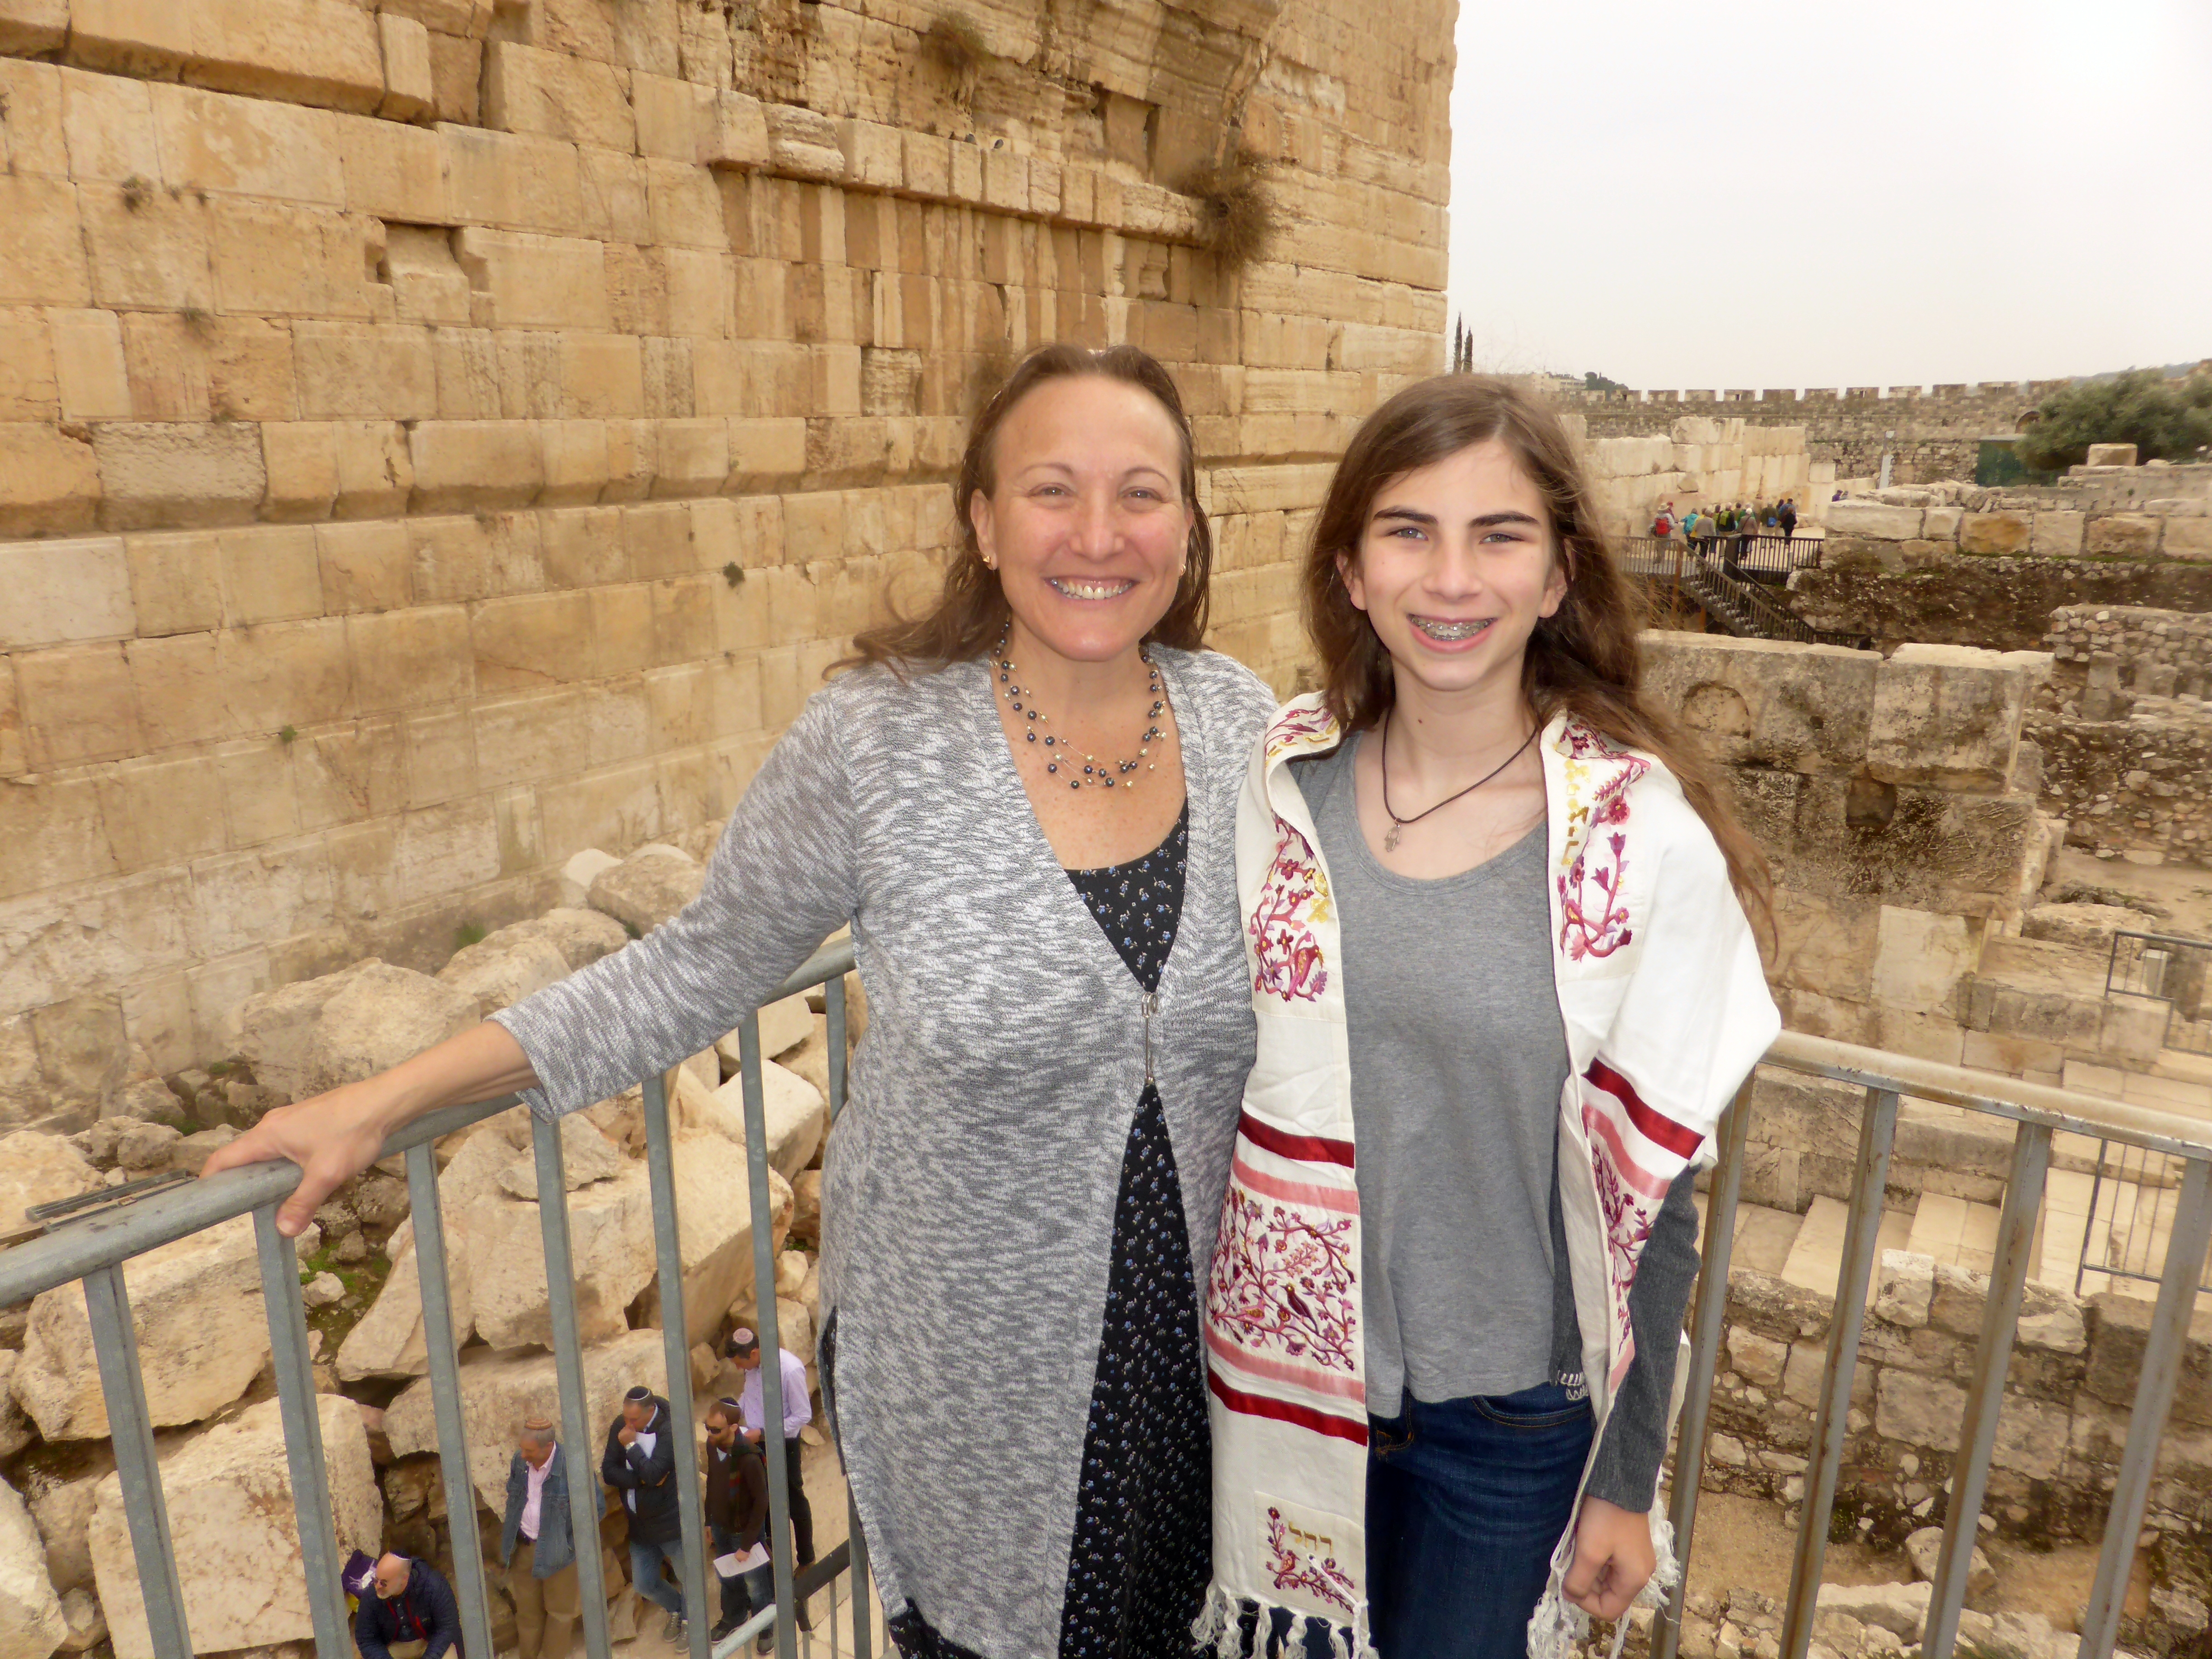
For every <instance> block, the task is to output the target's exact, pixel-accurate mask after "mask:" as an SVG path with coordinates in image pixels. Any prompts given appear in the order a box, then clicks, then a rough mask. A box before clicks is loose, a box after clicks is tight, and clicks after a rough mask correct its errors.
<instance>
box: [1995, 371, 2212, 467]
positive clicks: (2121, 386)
mask: <svg viewBox="0 0 2212 1659" xmlns="http://www.w3.org/2000/svg"><path fill="white" fill-rule="evenodd" d="M2091 444H2133V445H2134V446H2135V447H2136V459H2137V460H2138V461H2156V460H2168V461H2186V460H2190V459H2194V458H2195V456H2196V454H2197V452H2198V451H2199V450H2201V449H2203V448H2204V447H2207V446H2208V445H2212V374H2202V373H2199V374H2191V375H2189V376H2188V377H2187V378H2186V379H2184V380H2175V379H2173V378H2172V377H2171V376H2168V375H2165V374H2160V373H2159V372H2158V371H2157V370H2156V369H2154V368H2131V369H2130V370H2129V371H2128V372H2127V373H2126V374H2115V375H2113V376H2112V377H2111V378H2110V379H2108V380H2083V381H2081V382H2080V383H2079V384H2077V385H2075V386H2069V387H2067V388H2066V389H2065V390H2064V391H2063V392H2052V393H2051V395H2050V396H2049V397H2048V398H2045V399H2044V400H2043V401H2042V403H2041V404H2038V405H2037V407H2036V411H2035V418H2034V420H2033V421H2031V422H2028V423H2027V426H2026V428H2025V429H2024V430H2023V431H2022V432H2021V439H2020V442H2019V443H2018V444H2017V445H2016V446H2015V451H2016V453H2018V454H2019V456H2020V459H2021V460H2022V461H2023V462H2024V463H2026V464H2027V465H2029V466H2032V467H2039V468H2045V469H2050V470H2054V471H2055V470H2057V469H2058V468H2062V467H2069V466H2079V465H2081V463H2082V462H2083V461H2085V460H2087V459H2088V454H2089V446H2090V445H2091Z"/></svg>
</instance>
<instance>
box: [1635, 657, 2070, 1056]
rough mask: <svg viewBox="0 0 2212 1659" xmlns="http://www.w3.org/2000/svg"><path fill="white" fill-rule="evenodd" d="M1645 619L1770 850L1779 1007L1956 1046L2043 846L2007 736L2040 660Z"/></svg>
mask: <svg viewBox="0 0 2212 1659" xmlns="http://www.w3.org/2000/svg"><path fill="white" fill-rule="evenodd" d="M1644 637H1645V641H1646V646H1647V650H1648V653H1649V655H1648V663H1649V668H1648V672H1649V674H1650V679H1651V682H1652V684H1654V686H1655V687H1656V690H1657V691H1658V694H1659V695H1660V696H1661V697H1662V699H1663V700H1664V701H1665V702H1668V704H1669V705H1670V706H1673V707H1674V708H1679V709H1680V711H1681V713H1682V714H1683V716H1684V718H1685V720H1686V721H1687V723H1688V724H1689V725H1690V726H1691V727H1692V729H1693V730H1695V731H1696V732H1699V735H1700V736H1701V738H1703V739H1704V741H1705V744H1706V745H1707V748H1708V750H1709V751H1710V752H1711V754H1712V755H1713V757H1715V759H1716V760H1717V761H1718V762H1720V763H1722V764H1723V766H1724V767H1725V768H1726V769H1728V774H1729V779H1730V781H1731V782H1732V783H1733V784H1734V786H1735V795H1736V800H1737V804H1738V807H1739V810H1740V811H1741V812H1742V813H1743V815H1744V817H1745V819H1746V821H1747V823H1748V824H1749V826H1750V828H1751V829H1752V830H1753V834H1755V835H1756V836H1758V838H1759V842H1760V843H1761V845H1762V846H1763V847H1764V848H1765V850H1766V853H1767V854H1768V856H1769V858H1770V859H1771V860H1772V862H1773V866H1774V923H1775V929H1776V939H1775V949H1774V950H1773V951H1771V954H1770V956H1769V958H1768V978H1769V981H1770V982H1771V985H1772V987H1773V989H1774V994H1775V997H1776V1000H1778V1002H1779V1003H1780V1004H1781V1006H1782V1011H1783V1017H1784V1022H1785V1023H1786V1024H1788V1025H1789V1026H1790V1028H1791V1029H1792V1030H1802V1031H1809V1032H1813V1033H1814V1034H1815V1035H1818V1036H1832V1037H1838V1038H1840V1039H1842V1040H1844V1041H1845V1042H1862V1043H1866V1044H1869V1045H1871V1046H1874V1047H1877V1048H1889V1049H1893V1050H1896V1051H1899V1052H1901V1053H1905V1054H1920V1055H1923V1056H1925V1057H1927V1058H1929V1059H1934V1060H1944V1061H1947V1062H1948V1063H1951V1064H1954V1065H1956V1064H1958V1063H1960V1060H1961V1057H1962V1054H1963V1052H1964V1042H1965V1036H1966V1033H1965V1030H1964V1028H1963V1026H1962V1025H1961V1024H1960V1014H1961V1012H1962V1011H1963V1008H1964V1002H1963V999H1962V994H1961V987H1962V985H1963V984H1965V983H1967V982H1969V981H1971V977H1972V975H1973V973H1974V971H1975V969H1976V968H1977V966H1978V963H1979V961H1980V956H1981V950H1982V944H1983V940H1984V938H1985V937H1986V936H1988V935H1989V934H1990V933H1993V932H1996V931H2002V930H2003V929H2004V928H2006V927H2010V926H2011V925H2013V923H2014V922H2015V921H2016V919H2017V918H2018V916H2019V915H2020V913H2021V908H2022V907H2023V906H2024V904H2025V903H2026V902H2028V900H2029V899H2030V897H2031V896H2033V893H2034V892H2035V890H2037V888H2038V887H2039V886H2040V885H2041V881H2042V869H2043V864H2044V860H2045V858H2046V856H2047V854H2048V851H2049V846H2050V842H2051V828H2050V826H2048V825H2046V824H2045V823H2043V822H2042V821H2041V820H2040V819H2039V816H2038V813H2037V807H2036V796H2035V793H2034V779H2033V776H2032V775H2031V772H2032V751H2031V754H2030V757H2029V758H2030V765H2029V766H2028V767H2027V768H2025V769H2024V768H2023V765H2022V750H2021V741H2020V735H2021V719H2022V715H2023V714H2024V711H2025V709H2026V707H2027V702H2028V698H2029V695H2030V691H2031V690H2032V688H2033V685H2034V684H2035V683H2036V682H2037V680H2039V678H2041V677H2042V675H2043V674H2044V672H2045V671H2046V670H2047V667H2048V659H2047V658H2045V657H2043V656H2042V655H2041V654H2040V653H1995V652H1988V651H1976V650H1970V649H1966V648H1963V647H1954V646H1907V647H1902V648H1900V649H1899V651H1897V652H1896V653H1894V654H1893V655H1892V656H1890V657H1888V658H1887V659H1885V658H1883V657H1881V656H1880V655H1878V654H1877V653H1874V652H1870V651H1847V650H1844V649H1842V648H1840V647H1835V646H1808V645H1792V644H1783V643H1778V642H1774V641H1764V640H1747V639H1735V638H1731V637H1729V636H1727V635H1710V634H1709V635H1689V634H1669V633H1653V634H1648V635H1645V636H1644Z"/></svg>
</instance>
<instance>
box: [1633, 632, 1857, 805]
mask: <svg viewBox="0 0 2212 1659" xmlns="http://www.w3.org/2000/svg"><path fill="white" fill-rule="evenodd" d="M1644 651H1645V657H1644V671H1645V675H1646V677H1647V680H1648V683H1649V684H1650V685H1651V687H1652V689H1653V690H1654V692H1655V693H1656V695H1657V696H1659V697H1660V698H1661V699H1662V701H1664V702H1666V703H1667V704H1668V706H1669V707H1671V708H1674V709H1675V710H1676V711H1677V712H1678V713H1679V714H1680V717H1681V719H1682V720H1683V721H1684V723H1685V724H1686V725H1688V726H1690V727H1691V728H1692V729H1693V730H1694V731H1696V732H1698V733H1699V737H1700V738H1701V740H1702V741H1703V742H1704V744H1705V751H1706V752H1707V753H1708V754H1709V755H1711V757H1713V758H1714V759H1715V760H1716V761H1718V762H1720V763H1722V764H1723V765H1729V766H1761V767H1769V768H1778V769H1782V770H1784V771H1789V772H1806V773H1815V772H1842V773H1850V772H1855V771H1857V769H1858V768H1859V766H1860V765H1861V763H1862V762H1863V759H1864V757H1865V753H1866V744H1867V731H1868V726H1869V723H1870V721H1871V720H1872V719H1873V714H1874V700H1875V676H1876V674H1877V672H1878V671H1880V669H1881V658H1880V657H1879V656H1877V655H1876V654H1875V653H1873V652H1870V651H1846V650H1844V649H1843V648H1842V647H1838V646H1832V645H1797V644H1794V643H1789V642H1785V641H1773V640H1749V639H1734V638H1731V637H1729V635H1725V634H1681V633H1674V632H1668V631H1665V630H1660V629H1655V630H1652V631H1650V632H1649V633H1647V634H1645V635H1644Z"/></svg>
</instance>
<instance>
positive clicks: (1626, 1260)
mask: <svg viewBox="0 0 2212 1659" xmlns="http://www.w3.org/2000/svg"><path fill="white" fill-rule="evenodd" d="M1599 1116H1600V1113H1599V1111H1598V1109H1597V1108H1596V1107H1595V1106H1593V1105H1590V1104H1589V1103H1587V1102H1586V1103H1584V1104H1583V1134H1584V1135H1586V1136H1587V1137H1588V1138H1589V1149H1590V1169H1591V1170H1592V1171H1593V1172H1594V1173H1595V1176H1596V1178H1597V1205H1598V1212H1599V1216H1600V1218H1601V1220H1603V1222H1604V1223H1605V1244H1606V1254H1607V1257H1608V1258H1609V1260H1608V1263H1607V1265H1608V1267H1609V1271H1608V1272H1607V1274H1606V1283H1607V1285H1609V1286H1610V1287H1611V1289H1612V1291H1613V1313H1614V1316H1616V1317H1617V1318H1618V1319H1619V1321H1620V1331H1621V1333H1622V1334H1623V1336H1624V1338H1625V1339H1626V1340H1630V1341H1633V1340H1634V1338H1633V1336H1632V1334H1631V1331H1632V1328H1631V1327H1630V1325H1629V1322H1628V1293H1629V1291H1631V1290H1632V1288H1633V1287H1634V1286H1635V1284H1636V1269H1637V1266H1638V1262H1639V1261H1640V1260H1641V1258H1642V1256H1643V1254H1644V1241H1645V1240H1647V1239H1649V1238H1650V1237H1651V1223H1652V1219H1653V1218H1654V1217H1656V1215H1657V1214H1658V1212H1659V1206H1658V1205H1657V1204H1656V1203H1654V1202H1652V1201H1651V1200H1649V1199H1647V1198H1645V1197H1644V1194H1642V1193H1639V1192H1638V1191H1637V1190H1636V1188H1633V1187H1632V1186H1630V1185H1629V1184H1628V1183H1627V1182H1626V1181H1623V1180H1622V1179H1621V1176H1620V1165H1619V1164H1617V1163H1616V1162H1615V1161H1614V1158H1613V1141H1612V1139H1611V1138H1610V1137H1609V1136H1608V1135H1607V1134H1606V1133H1603V1132H1602V1131H1601V1129H1600V1128H1599V1127H1598V1119H1599Z"/></svg>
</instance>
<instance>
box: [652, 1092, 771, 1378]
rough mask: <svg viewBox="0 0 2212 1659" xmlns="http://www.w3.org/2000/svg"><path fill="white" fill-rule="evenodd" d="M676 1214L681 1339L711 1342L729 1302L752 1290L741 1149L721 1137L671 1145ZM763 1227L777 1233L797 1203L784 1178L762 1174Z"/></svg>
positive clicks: (746, 1190) (750, 1240)
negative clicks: (679, 1249) (764, 1190)
mask: <svg viewBox="0 0 2212 1659" xmlns="http://www.w3.org/2000/svg"><path fill="white" fill-rule="evenodd" d="M675 1153H676V1156H675V1175H676V1216H677V1222H678V1237H679V1238H680V1239H681V1241H682V1244H683V1261H684V1330H685V1333H686V1340H687V1341H689V1342H690V1343H693V1344H696V1343H700V1342H705V1341H708V1340H712V1339H713V1338H714V1336H715V1334H717V1329H718V1328H719V1326H720V1322H721V1319H722V1316H723V1315H724V1314H725V1313H726V1312H727V1311H728V1310H729V1308H730V1307H731V1305H732V1304H734V1303H737V1302H739V1301H741V1300H743V1299H744V1298H745V1297H750V1296H751V1295H752V1293H753V1228H752V1201H751V1197H750V1186H749V1184H748V1182H747V1181H746V1178H745V1161H744V1149H743V1148H742V1147H741V1146H737V1145H735V1144H733V1143H732V1142H730V1141H728V1140H726V1139H722V1138H721V1137H720V1136H712V1137H690V1138H686V1139H682V1140H679V1141H678V1142H677V1144H676V1148H675ZM768 1188H769V1235H770V1237H772V1238H775V1239H779V1240H780V1239H781V1237H783V1236H784V1234H785V1233H786V1232H787V1231H789V1229H790V1226H791V1219H792V1216H793V1211H794V1209H795V1203H794V1200H793V1194H792V1189H791V1186H790V1183H789V1182H787V1181H785V1180H784V1178H783V1176H781V1175H779V1174H778V1173H777V1172H776V1171H775V1170H774V1169H770V1170H769V1177H768Z"/></svg>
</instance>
